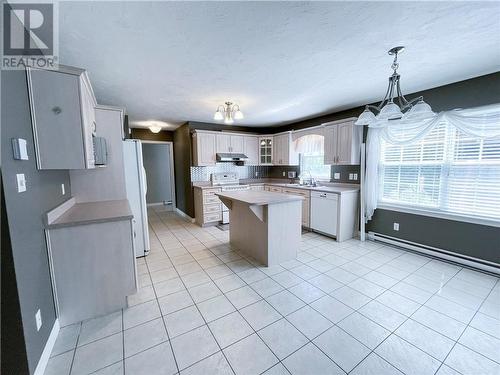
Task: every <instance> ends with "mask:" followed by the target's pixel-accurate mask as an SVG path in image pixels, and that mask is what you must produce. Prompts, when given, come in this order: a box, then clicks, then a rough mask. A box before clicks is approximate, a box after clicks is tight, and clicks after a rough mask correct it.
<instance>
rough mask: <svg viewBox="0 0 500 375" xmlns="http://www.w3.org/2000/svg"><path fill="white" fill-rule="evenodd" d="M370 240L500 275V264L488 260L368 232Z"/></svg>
mask: <svg viewBox="0 0 500 375" xmlns="http://www.w3.org/2000/svg"><path fill="white" fill-rule="evenodd" d="M368 239H370V240H372V241H380V242H385V243H387V244H390V245H394V246H399V247H402V248H405V249H408V250H411V251H415V252H419V253H423V254H426V255H431V256H433V257H435V258H440V259H442V260H444V261H448V262H452V263H458V264H460V265H463V266H466V267H470V268H475V269H478V270H481V271H485V272H488V273H492V274H495V275H500V264H496V263H493V262H488V261H486V260H482V259H478V258H473V257H469V256H467V255H462V254H458V253H454V252H452V251H448V250H443V249H439V248H437V247H432V246H427V245H422V244H419V243H416V242H412V241H407V240H402V239H400V238H396V237H392V236H387V235H385V234H380V233H376V232H368Z"/></svg>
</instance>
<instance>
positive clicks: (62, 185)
mask: <svg viewBox="0 0 500 375" xmlns="http://www.w3.org/2000/svg"><path fill="white" fill-rule="evenodd" d="M61 193H62V195H65V194H66V188H65V186H64V184H61Z"/></svg>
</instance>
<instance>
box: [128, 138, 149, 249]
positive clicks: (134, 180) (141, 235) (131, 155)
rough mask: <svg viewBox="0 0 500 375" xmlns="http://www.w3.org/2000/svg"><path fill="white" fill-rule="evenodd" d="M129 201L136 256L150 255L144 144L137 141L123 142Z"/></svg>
mask: <svg viewBox="0 0 500 375" xmlns="http://www.w3.org/2000/svg"><path fill="white" fill-rule="evenodd" d="M123 162H124V164H125V185H126V189H127V199H128V201H129V204H130V208H131V210H132V213H133V214H134V241H135V256H136V257H143V256H145V255H148V253H149V249H150V246H149V228H148V212H147V205H146V191H147V182H146V171H145V169H144V166H143V163H142V144H141V141H139V140H137V139H128V140H125V141H123Z"/></svg>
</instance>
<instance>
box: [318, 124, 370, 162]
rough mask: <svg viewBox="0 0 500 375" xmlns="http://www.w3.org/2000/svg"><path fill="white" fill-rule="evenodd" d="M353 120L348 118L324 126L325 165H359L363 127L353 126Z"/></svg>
mask: <svg viewBox="0 0 500 375" xmlns="http://www.w3.org/2000/svg"><path fill="white" fill-rule="evenodd" d="M355 120H356V119H355V118H350V119H346V120H341V121H333V122H329V123H326V124H324V126H325V128H324V135H325V154H324V163H325V164H328V165H357V164H359V162H360V145H361V139H362V137H363V127H362V126H356V125H354V121H355Z"/></svg>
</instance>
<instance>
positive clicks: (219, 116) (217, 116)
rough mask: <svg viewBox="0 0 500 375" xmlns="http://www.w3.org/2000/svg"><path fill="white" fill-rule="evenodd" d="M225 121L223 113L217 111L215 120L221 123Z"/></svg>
mask: <svg viewBox="0 0 500 375" xmlns="http://www.w3.org/2000/svg"><path fill="white" fill-rule="evenodd" d="M223 119H224V116H223V115H222V112H221V111H219V110H217V111H216V112H215V114H214V120H217V121H220V120H223Z"/></svg>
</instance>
